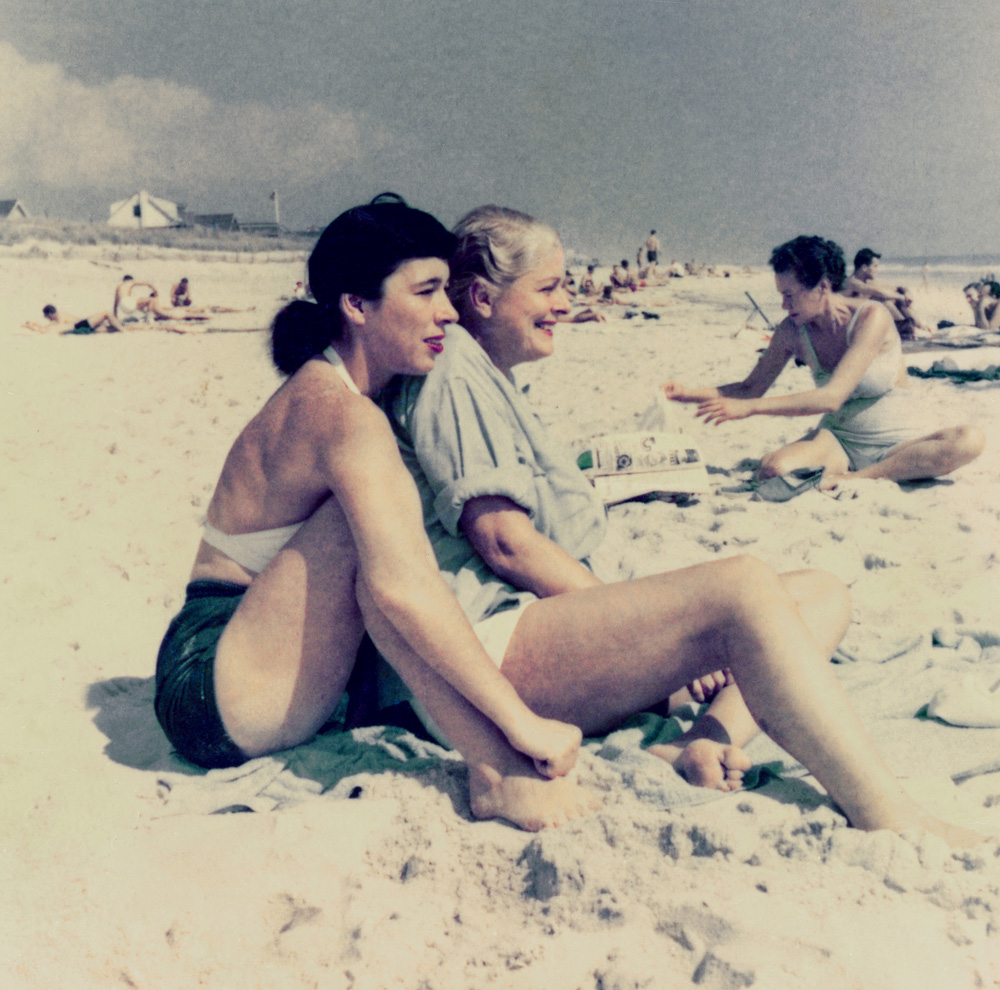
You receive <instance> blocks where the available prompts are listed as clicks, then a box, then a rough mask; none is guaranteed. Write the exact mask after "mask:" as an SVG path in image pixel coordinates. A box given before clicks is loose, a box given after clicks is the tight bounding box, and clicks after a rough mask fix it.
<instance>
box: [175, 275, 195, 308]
mask: <svg viewBox="0 0 1000 990" xmlns="http://www.w3.org/2000/svg"><path fill="white" fill-rule="evenodd" d="M170 304H171V305H172V306H174V307H176V308H179V307H181V306H190V305H191V288H190V286H189V285H188V280H187V278H182V279H181V280H180V281H179V282H178V283H177V284H176V285H174V286H173V287H172V288H171V290H170Z"/></svg>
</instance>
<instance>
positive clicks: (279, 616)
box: [215, 498, 364, 756]
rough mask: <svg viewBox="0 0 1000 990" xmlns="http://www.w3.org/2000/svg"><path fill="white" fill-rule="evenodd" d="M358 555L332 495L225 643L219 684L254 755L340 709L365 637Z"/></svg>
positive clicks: (240, 740)
mask: <svg viewBox="0 0 1000 990" xmlns="http://www.w3.org/2000/svg"><path fill="white" fill-rule="evenodd" d="M356 572H357V553H356V551H355V547H354V541H353V539H352V538H351V534H350V530H349V528H348V526H347V521H346V519H345V518H344V515H343V513H342V512H341V510H340V507H339V506H338V505H337V503H336V501H335V500H334V499H332V498H330V499H327V501H326V502H324V503H323V505H321V506H320V507H319V508H318V509H317V510H316V511H315V512H314V513H313V515H312V516H311V517H310V518H309V519H308V520H307V521H306V523H305V524H304V525H303V526H302V528H301V529H300V530H299V531H298V532H297V533H296V534H295V536H294V537H292V539H291V540H290V541H289V542H288V544H287V545H286V546H285V547H284V548H283V549H282V550H281V551H280V553H278V555H277V556H276V557H275V558H274V559H273V560H272V561H271V563H270V564H268V565H267V567H265V568H264V570H263V571H262V572H261V573H260V574H258V575H257V577H256V578H255V579H254V581H253V584H251V585H250V588H249V589H248V591H247V592H246V594H245V595H244V597H243V600H242V602H241V603H240V606H239V608H238V609H237V610H236V613H235V614H234V615H233V617H232V619H231V620H230V622H229V625H228V626H227V627H226V631H225V632H224V633H223V635H222V637H221V639H220V640H219V645H218V649H217V652H216V661H215V690H216V697H217V701H218V705H219V711H220V713H221V715H222V721H223V723H224V724H225V726H226V731H227V732H228V733H229V735H230V737H231V738H232V740H233V742H235V743H236V745H237V746H239V747H240V749H241V750H243V752H244V753H246V754H247V756H259V755H261V754H262V753H269V752H272V751H274V750H277V749H284V748H286V747H288V746H294V745H297V744H298V743H301V742H304V741H305V740H306V739H308V738H310V736H312V734H313V733H314V732H316V730H317V729H319V728H320V727H321V726H322V725H323V724H324V723H325V722H326V721H327V719H329V717H330V716H331V715H332V714H333V711H334V710H335V709H336V706H337V704H338V703H339V701H340V698H341V695H342V694H343V692H344V687H345V686H346V684H347V679H348V677H349V676H350V673H351V670H352V669H353V667H354V658H355V656H356V654H357V650H358V646H359V644H360V642H361V637H362V635H363V633H364V621H363V619H362V616H361V611H360V609H359V608H358V604H357V600H356V598H355V591H354V583H355V577H356Z"/></svg>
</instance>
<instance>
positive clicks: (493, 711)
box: [322, 397, 579, 776]
mask: <svg viewBox="0 0 1000 990" xmlns="http://www.w3.org/2000/svg"><path fill="white" fill-rule="evenodd" d="M338 405H339V408H338V409H337V413H338V414H337V415H336V416H335V417H331V419H332V420H334V422H333V423H332V424H331V426H330V431H329V434H328V436H327V437H326V440H327V442H326V443H325V445H324V447H323V464H322V468H323V470H324V473H325V475H326V478H327V480H328V483H329V485H330V488H331V490H332V491H333V493H334V495H335V497H336V498H337V501H338V503H339V504H340V506H341V508H342V509H343V511H344V514H345V516H346V517H347V520H348V524H349V525H350V527H351V533H352V535H353V537H354V541H355V544H356V546H357V549H358V555H359V559H360V562H361V563H360V566H361V571H362V574H363V576H364V578H365V582H366V585H367V587H368V589H369V591H370V593H371V597H372V599H373V601H374V603H375V605H376V606H377V608H378V609H379V611H380V612H381V613H382V614H383V615H384V616H385V617H386V619H387V620H388V621H389V622H390V623H391V624H392V626H393V627H394V628H395V629H396V630H397V631H398V633H399V634H400V636H401V637H402V638H403V639H404V640H405V641H406V642H407V644H408V645H409V646H410V647H411V648H412V650H413V651H414V652H415V653H416V654H417V655H418V656H420V657H421V658H422V659H423V660H424V661H425V662H426V663H427V664H428V666H430V667H431V668H432V669H433V670H434V671H436V672H437V673H438V674H440V675H441V676H442V677H443V678H444V679H445V680H446V681H448V683H449V684H451V685H452V686H453V687H454V688H455V689H456V690H457V691H458V692H459V693H460V694H462V695H463V696H464V697H465V698H467V699H468V700H469V701H470V702H471V703H472V704H473V705H475V707H476V708H478V709H479V710H480V711H481V712H482V713H483V714H484V715H485V716H486V717H487V718H489V719H490V720H491V721H493V722H494V723H495V724H496V725H497V726H498V727H499V728H500V730H501V731H502V732H503V733H504V735H506V736H507V738H508V740H509V741H510V743H511V745H512V746H514V748H515V749H519V750H521V752H524V753H526V754H527V755H529V756H532V757H534V758H535V759H536V761H540V762H541V764H543V765H540V766H539V770H540V771H541V772H543V773H546V774H547V775H549V776H556V775H559V774H563V773H566V772H568V771H569V769H570V768H571V767H572V765H573V763H574V762H575V759H576V753H577V749H578V746H579V732H575V731H574V730H572V729H571V728H570V727H568V726H564V725H562V723H552V722H550V721H549V720H546V719H541V718H539V717H538V716H536V715H535V714H534V713H533V712H531V710H530V709H528V707H527V706H526V705H525V704H524V702H523V701H522V700H521V699H520V697H519V696H518V695H517V693H516V692H515V691H514V688H513V687H512V686H511V684H510V682H509V681H508V680H507V679H506V678H505V677H504V676H503V675H502V674H501V673H500V671H499V670H498V669H497V668H496V666H495V665H494V664H493V662H492V661H491V660H490V658H489V657H488V656H487V655H486V652H485V651H484V649H483V647H482V645H481V644H480V642H479V640H478V638H477V637H476V634H475V633H474V632H473V630H472V627H471V626H470V625H469V623H468V620H467V619H466V618H465V615H464V614H463V612H462V610H461V608H460V607H459V605H458V602H457V601H456V600H455V597H454V595H453V594H452V593H451V591H450V589H449V588H448V586H447V584H445V582H444V580H443V578H442V577H441V575H440V573H439V571H438V568H437V563H436V561H435V559H434V555H433V552H432V550H431V547H430V544H429V542H428V540H427V537H426V535H425V533H424V529H423V520H422V517H421V511H420V501H419V498H418V497H417V492H416V488H415V486H414V483H413V479H412V478H411V477H410V475H409V473H408V472H407V470H406V468H405V467H404V466H403V463H402V460H401V458H400V456H399V451H398V449H397V447H396V441H395V438H394V437H393V434H392V431H391V430H390V428H389V424H388V422H387V421H386V419H385V417H384V416H383V415H382V413H381V412H379V410H378V409H377V408H376V407H375V406H374V405H373V404H371V403H370V402H369V401H368V400H358V399H355V398H353V397H351V398H349V399H345V400H343V401H341V402H340V403H338Z"/></svg>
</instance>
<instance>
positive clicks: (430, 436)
mask: <svg viewBox="0 0 1000 990" xmlns="http://www.w3.org/2000/svg"><path fill="white" fill-rule="evenodd" d="M437 385H438V387H437V388H436V389H435V394H434V397H433V399H434V401H426V399H427V398H429V396H428V397H425V401H422V402H420V403H418V404H417V408H416V409H415V410H414V417H413V435H414V437H415V438H416V443H415V448H416V453H417V457H418V458H419V460H420V464H421V467H422V468H423V470H424V473H425V474H426V476H427V480H428V481H429V482H430V485H431V487H432V489H433V490H434V492H435V498H434V509H435V511H436V513H437V516H438V518H439V519H440V520H441V524H442V525H443V526H444V528H445V529H446V530H447V531H448V532H449V533H451V534H452V535H453V536H454V535H457V533H458V524H459V519H460V518H461V516H462V510H463V509H464V508H465V503H466V502H468V501H469V499H472V498H477V497H479V496H482V495H502V496H504V497H506V498H509V499H510V500H511V501H513V502H516V503H517V504H518V505H519V506H521V508H522V509H524V510H525V511H526V512H527V513H528V514H529V515H530V516H532V517H534V516H535V514H536V513H537V511H538V490H537V487H536V485H535V472H534V469H533V467H532V466H531V465H530V464H529V463H528V462H527V459H526V458H525V456H524V455H523V453H522V452H521V451H520V450H519V449H518V446H517V442H516V436H517V434H516V431H515V430H514V429H513V428H512V427H513V424H512V422H511V417H510V415H509V413H508V407H507V406H506V404H501V403H498V402H497V401H496V395H497V393H495V392H494V393H490V392H485V391H484V390H483V389H481V388H480V389H474V388H472V386H471V385H470V384H469V382H468V381H467V380H466V379H464V378H449V379H447V380H444V381H441V382H439V383H437Z"/></svg>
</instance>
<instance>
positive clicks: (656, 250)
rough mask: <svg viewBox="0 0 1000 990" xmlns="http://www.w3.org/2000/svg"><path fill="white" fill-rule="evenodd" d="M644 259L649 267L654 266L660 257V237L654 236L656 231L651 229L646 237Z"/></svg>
mask: <svg viewBox="0 0 1000 990" xmlns="http://www.w3.org/2000/svg"><path fill="white" fill-rule="evenodd" d="M645 246H646V261H647V262H648V263H649V265H650V267H655V266H656V262H657V260H658V259H659V257H660V239H659V238H658V237H657V236H656V231H655V230H651V231H650V232H649V237H647V238H646V245H645Z"/></svg>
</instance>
